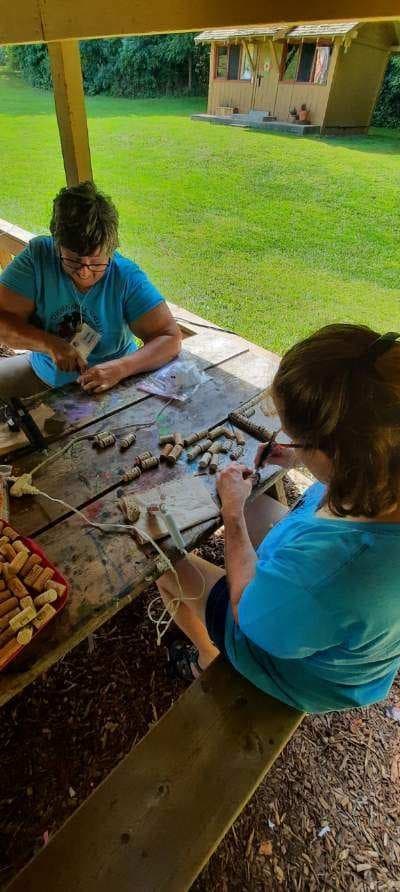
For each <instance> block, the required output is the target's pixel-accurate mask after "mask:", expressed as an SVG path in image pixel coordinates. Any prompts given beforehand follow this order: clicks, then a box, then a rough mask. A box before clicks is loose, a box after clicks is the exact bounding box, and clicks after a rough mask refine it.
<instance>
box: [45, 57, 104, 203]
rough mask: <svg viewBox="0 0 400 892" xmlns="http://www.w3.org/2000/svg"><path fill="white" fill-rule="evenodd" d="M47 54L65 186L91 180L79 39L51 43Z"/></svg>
mask: <svg viewBox="0 0 400 892" xmlns="http://www.w3.org/2000/svg"><path fill="white" fill-rule="evenodd" d="M49 55H50V64H51V73H52V78H53V89H54V101H55V106H56V114H57V123H58V130H59V133H60V141H61V149H62V154H63V159H64V168H65V175H66V179H67V185H68V186H77V185H78V183H83V182H84V181H85V180H91V179H93V177H92V164H91V159H90V147H89V135H88V127H87V119H86V110H85V97H84V93H83V82H82V68H81V60H80V53H79V44H78V41H77V40H61V41H58V42H55V43H50V44H49Z"/></svg>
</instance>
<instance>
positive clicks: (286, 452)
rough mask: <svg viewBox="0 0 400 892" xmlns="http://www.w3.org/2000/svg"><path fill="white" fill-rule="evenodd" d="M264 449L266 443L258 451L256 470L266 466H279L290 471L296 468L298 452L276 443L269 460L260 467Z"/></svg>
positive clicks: (255, 461)
mask: <svg viewBox="0 0 400 892" xmlns="http://www.w3.org/2000/svg"><path fill="white" fill-rule="evenodd" d="M263 449H265V443H264V444H261V446H259V447H258V449H257V452H256V457H255V460H254V466H255V467H256V468H264V467H265V465H279V467H280V468H286V470H289V469H290V468H294V467H295V464H296V460H297V455H296V450H295V449H291V448H290V446H281V445H280V444H279V443H274V445H273V447H272V449H271V452H270V453H269V455H268V456H267V458H266V459H264V461H263V462H262V463H261V464H260V465H259V463H258V462H259V457H260V456H261V455H262V452H263Z"/></svg>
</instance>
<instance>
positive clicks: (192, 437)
mask: <svg viewBox="0 0 400 892" xmlns="http://www.w3.org/2000/svg"><path fill="white" fill-rule="evenodd" d="M204 437H208V428H204V430H202V431H198V432H197V434H189V436H188V437H184V440H183V445H184V446H192V445H193V443H198V442H199V440H204Z"/></svg>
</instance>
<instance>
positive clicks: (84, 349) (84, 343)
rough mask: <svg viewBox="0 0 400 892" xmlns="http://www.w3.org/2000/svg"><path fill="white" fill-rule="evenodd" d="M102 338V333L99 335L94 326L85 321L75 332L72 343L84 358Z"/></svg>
mask: <svg viewBox="0 0 400 892" xmlns="http://www.w3.org/2000/svg"><path fill="white" fill-rule="evenodd" d="M100 338H101V335H99V333H98V332H97V331H95V330H94V328H91V327H90V325H87V323H86V322H84V323H83V325H82V328H81V329H80V331H77V332H76V334H74V336H73V338H72V341H71V345H72V347H75V350H77V351H78V353H79V355H80V356H81V357H82V359H87V358H88V356H89V353H91V352H92V350H94V348H95V347H96V345H97V344H98V343H99V340H100Z"/></svg>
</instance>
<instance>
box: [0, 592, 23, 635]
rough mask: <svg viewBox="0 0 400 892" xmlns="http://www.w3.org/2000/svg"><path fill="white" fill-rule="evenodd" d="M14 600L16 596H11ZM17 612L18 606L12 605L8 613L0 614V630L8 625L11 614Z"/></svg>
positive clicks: (13, 614)
mask: <svg viewBox="0 0 400 892" xmlns="http://www.w3.org/2000/svg"><path fill="white" fill-rule="evenodd" d="M16 600H17V599H16V598H13V601H16ZM17 613H21V611H20V609H19V607H13V609H12V610H10V611H9V612H8V613H5V614H4V616H0V631H2V630H3V629H7V628H8V626H9V625H10V619H12V618H13V616H16V615H17Z"/></svg>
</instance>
